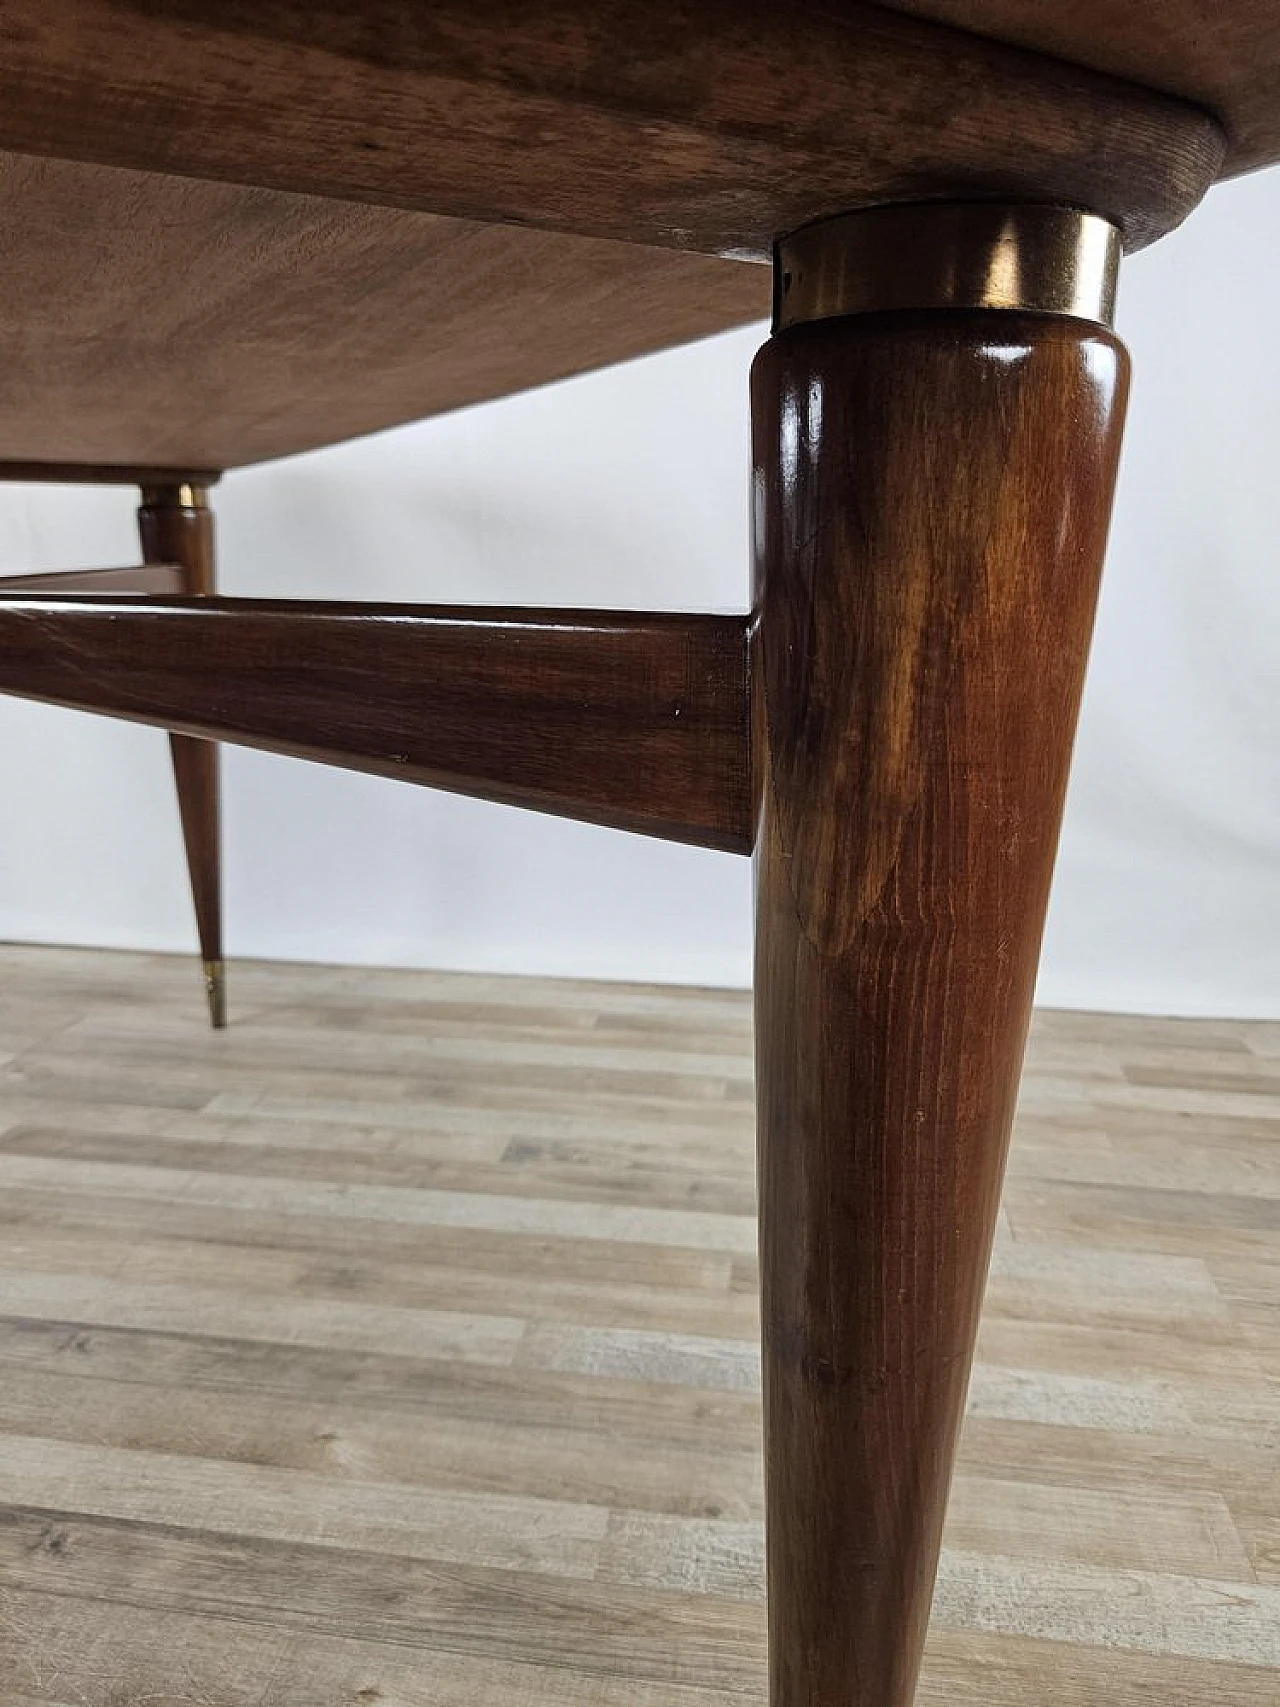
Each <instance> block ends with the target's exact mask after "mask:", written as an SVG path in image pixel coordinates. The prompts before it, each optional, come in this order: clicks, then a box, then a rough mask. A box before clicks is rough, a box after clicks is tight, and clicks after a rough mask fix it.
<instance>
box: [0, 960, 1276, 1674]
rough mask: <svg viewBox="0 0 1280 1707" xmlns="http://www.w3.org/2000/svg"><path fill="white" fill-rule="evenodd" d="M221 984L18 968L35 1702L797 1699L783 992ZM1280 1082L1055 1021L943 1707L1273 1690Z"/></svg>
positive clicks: (4, 982) (936, 1642) (1079, 1020)
mask: <svg viewBox="0 0 1280 1707" xmlns="http://www.w3.org/2000/svg"><path fill="white" fill-rule="evenodd" d="M234 974H235V977H234V1006H233V1022H232V1026H231V1028H230V1030H229V1031H228V1032H226V1033H224V1034H220V1035H219V1034H213V1033H211V1032H210V1031H209V1030H208V1029H207V1027H206V1024H205V1020H204V1017H203V1014H202V1011H201V1004H200V1002H199V1000H198V990H196V989H195V988H194V986H193V982H192V974H191V968H190V965H189V963H188V962H187V961H186V960H185V959H168V958H164V957H149V956H135V955H124V954H105V953H91V952H83V951H70V950H57V949H34V948H13V947H11V948H4V949H0V1184H2V1186H3V1189H2V1190H0V1703H3V1707H196V1704H198V1707H370V1704H375V1703H376V1704H381V1707H426V1704H427V1703H430V1707H498V1704H501V1707H544V1704H545V1707H624V1704H625V1707H729V1704H730V1703H733V1704H739V1707H751V1704H756V1703H763V1700H764V1663H765V1656H764V1620H763V1599H762V1594H763V1589H762V1545H761V1539H762V1538H761V1528H760V1517H761V1506H762V1489H761V1461H760V1443H759V1429H760V1415H759V1411H760V1400H759V1367H758V1361H757V1349H756V1322H757V1302H756V1286H757V1272H756V1262H755V1230H754V1211H753V1179H752V1170H753V1133H752V1112H751V1021H750V1002H749V998H748V997H747V996H745V995H742V994H738V993H735V992H723V991H705V990H678V989H659V988H640V987H634V986H622V985H601V984H589V983H573V982H563V981H557V982H551V981H545V980H535V979H502V978H490V977H473V976H468V975H461V974H444V973H422V972H387V971H368V970H363V969H359V970H357V969H352V968H316V967H292V966H274V965H237V966H236V967H235V969H234ZM1278 1062H1280V1025H1268V1024H1262V1023H1245V1022H1240V1023H1232V1022H1227V1021H1223V1020H1206V1021H1182V1020H1178V1021H1175V1020H1160V1019H1150V1018H1130V1017H1116V1016H1104V1015H1089V1014H1066V1013H1042V1014H1040V1015H1038V1017H1037V1020H1036V1024H1035V1027H1034V1029H1033V1035H1032V1041H1031V1047H1030V1052H1029V1057H1028V1066H1027V1072H1026V1077H1025V1082H1024V1088H1023V1095H1022V1099H1021V1105H1020V1115H1019V1122H1018V1128H1017V1132H1016V1134H1015V1141H1014V1147H1013V1156H1012V1161H1011V1165H1010V1173H1009V1182H1008V1188H1007V1191H1006V1194H1005V1203H1004V1210H1003V1213H1002V1217H1001V1226H1000V1234H999V1238H998V1241H997V1247H996V1252H995V1258H994V1262H993V1268H992V1278H991V1286H990V1291H989V1296H988V1303H987V1310H986V1315H985V1317H984V1322H983V1327H982V1333H981V1338H980V1344H979V1358H978V1364H977V1367H976V1369H975V1374H974V1380H973V1386H972V1391H971V1396H970V1406H969V1414H968V1419H967V1422H966V1428H965V1435H964V1440H963V1443H962V1450H961V1459H960V1465H959V1469H958V1473H957V1479H956V1486H955V1493H954V1498H953V1502H952V1507H951V1511H950V1516H949V1519H948V1524H947V1533H946V1547H945V1552H944V1558H943V1564H942V1569H941V1573H940V1577H939V1584H938V1592H937V1597H936V1603H935V1616H934V1624H933V1629H932V1632H931V1635H930V1641H929V1650H928V1657H927V1664H926V1670H925V1675H924V1679H923V1682H922V1685H921V1694H920V1707H944V1704H945V1707H1042V1704H1043V1703H1045V1702H1048V1701H1052V1702H1053V1703H1054V1707H1103V1704H1104V1703H1105V1704H1106V1707H1137V1704H1138V1703H1143V1704H1145V1703H1147V1702H1149V1701H1152V1700H1158V1701H1160V1702H1161V1704H1162V1707H1263V1704H1266V1707H1273V1704H1274V1702H1275V1701H1276V1700H1277V1699H1278V1698H1280V1071H1277V1063H1278Z"/></svg>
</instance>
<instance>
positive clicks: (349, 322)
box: [0, 8, 770, 485]
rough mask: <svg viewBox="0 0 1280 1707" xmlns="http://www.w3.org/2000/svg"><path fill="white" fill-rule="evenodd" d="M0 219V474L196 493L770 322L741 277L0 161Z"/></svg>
mask: <svg viewBox="0 0 1280 1707" xmlns="http://www.w3.org/2000/svg"><path fill="white" fill-rule="evenodd" d="M0 11H2V8H0ZM0 39H3V38H2V37H0ZM186 63H187V67H188V71H189V62H186ZM2 75H3V74H2V73H0V77H2ZM0 221H3V226H4V230H5V232H6V233H7V236H8V241H7V242H6V243H5V245H4V246H3V248H2V249H0V293H2V294H3V297H4V300H5V301H6V302H7V303H8V305H9V310H8V313H7V314H6V315H5V316H4V317H3V320H0V362H3V366H4V372H5V376H6V385H5V407H4V409H3V411H0V457H5V458H9V459H19V460H12V461H10V462H8V463H6V464H5V465H4V467H3V468H0V476H2V477H3V478H5V479H47V478H57V479H66V478H73V479H82V480H100V479H110V480H117V479H121V478H125V479H127V481H128V483H130V484H137V485H146V484H156V483H158V484H178V483H180V482H182V481H188V480H193V479H194V480H196V482H197V483H198V484H202V485H203V484H207V483H208V482H207V478H206V476H204V475H203V474H201V473H200V472H199V471H200V470H202V469H207V468H210V467H212V468H215V469H217V468H225V467H231V466H233V465H235V464H238V463H246V462H258V461H261V460H262V459H264V458H268V457H276V456H284V455H288V454H290V453H292V452H295V451H303V450H309V449H313V448H314V447H315V446H317V445H322V444H329V443H332V442H336V441H339V440H343V439H347V438H351V437H353V436H354V435H356V434H360V433H368V432H373V431H375V430H377V429H379V428H383V427H391V426H397V425H399V424H401V423H403V422H405V421H411V420H416V419H418V418H419V417H421V416H425V415H433V414H438V413H440V412H441V411H443V410H448V409H456V408H459V407H460V406H462V405H463V404H468V403H475V402H480V401H483V400H484V399H486V398H491V397H498V396H503V395H506V394H507V393H509V392H513V391H521V390H525V389H527V388H528V387H529V386H532V385H541V384H543V383H545V382H546V381H548V380H555V379H562V378H564V377H566V376H567V375H570V374H575V373H582V372H584V371H586V370H587V369H589V368H593V367H600V366H603V365H604V364H606V363H609V362H614V361H622V360H625V359H627V358H629V357H632V356H639V355H643V354H646V353H647V352H649V351H652V350H657V349H665V348H668V347H669V346H671V345H673V344H679V343H682V342H685V341H687V340H688V339H691V338H698V337H703V336H705V335H706V334H708V333H711V332H719V331H722V330H723V329H724V328H725V327H726V326H734V325H740V324H742V323H744V322H746V321H749V320H763V319H766V318H767V317H768V314H769V288H770V287H769V273H768V269H767V268H764V267H760V266H756V265H753V264H746V263H733V262H728V261H716V260H713V259H710V258H708V257H707V256H704V255H690V254H679V253H677V252H675V251H674V250H660V249H655V250H649V249H639V248H637V247H635V246H634V245H630V244H623V243H615V242H607V241H603V240H592V239H588V238H573V237H562V236H558V235H556V234H554V233H551V232H534V231H516V230H513V229H510V228H503V227H501V226H488V227H486V226H481V225H473V224H468V223H467V222H465V221H461V220H453V219H437V218H433V217H432V216H431V215H430V214H423V213H406V212H402V211H399V210H397V209H394V208H383V207H358V206H352V205H350V204H347V203H343V202H337V201H321V200H318V199H316V198H315V197H307V196H293V195H282V194H280V193H278V192H273V191H270V190H263V189H247V188H243V187H240V186H238V185H234V184H209V183H196V182H194V181H189V180H184V179H179V178H162V177H158V176H156V175H154V174H148V173H139V172H123V171H111V170H107V169H104V168H101V167H97V168H95V167H90V166H83V165H75V164H69V163H67V162H60V161H53V160H33V159H20V158H18V157H15V156H13V155H0ZM51 463H52V464H55V465H56V464H58V463H64V464H65V463H70V464H71V466H69V467H67V468H57V467H53V468H50V466H49V464H51ZM184 463H185V464H187V466H186V467H185V468H184V467H183V464H184ZM96 464H103V465H104V466H102V467H97V466H92V467H86V466H85V465H96ZM129 464H136V465H140V466H128V465H129ZM175 464H176V468H175Z"/></svg>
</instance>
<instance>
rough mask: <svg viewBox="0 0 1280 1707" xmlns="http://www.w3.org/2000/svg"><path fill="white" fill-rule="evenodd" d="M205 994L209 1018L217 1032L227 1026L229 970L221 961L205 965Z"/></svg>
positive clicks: (209, 962)
mask: <svg viewBox="0 0 1280 1707" xmlns="http://www.w3.org/2000/svg"><path fill="white" fill-rule="evenodd" d="M204 993H205V995H206V996H207V997H208V998H209V1018H210V1020H211V1021H212V1022H213V1029H214V1030H215V1031H223V1030H225V1028H226V1024H227V969H226V967H225V966H224V965H223V963H222V962H221V961H220V960H206V961H205V963H204Z"/></svg>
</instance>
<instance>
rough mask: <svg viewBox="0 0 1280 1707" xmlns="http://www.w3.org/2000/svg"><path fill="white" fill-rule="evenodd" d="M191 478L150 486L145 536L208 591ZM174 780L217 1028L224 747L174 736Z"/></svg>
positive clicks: (222, 1006)
mask: <svg viewBox="0 0 1280 1707" xmlns="http://www.w3.org/2000/svg"><path fill="white" fill-rule="evenodd" d="M195 495H197V494H196V493H192V491H191V489H190V488H189V487H188V486H186V485H185V484H181V485H177V486H165V485H161V486H150V485H149V486H148V487H147V488H145V490H144V492H143V501H142V503H141V504H140V505H139V507H138V536H139V538H140V540H141V542H142V554H143V556H144V558H145V559H146V560H147V562H148V563H168V562H173V563H176V564H178V565H179V573H180V579H181V584H180V586H179V588H178V591H179V592H180V593H185V594H188V595H191V596H195V597H200V598H208V597H211V596H212V595H213V594H214V593H215V592H216V591H217V573H216V559H215V554H214V531H213V511H212V510H211V509H210V508H209V507H208V504H207V503H204V502H202V503H199V504H193V503H187V502H184V499H186V498H188V497H190V496H195ZM199 495H200V496H202V497H203V494H202V493H200V494H199ZM169 751H170V756H171V757H172V760H173V781H174V787H175V789H176V791H177V795H178V816H179V818H180V820H181V823H182V845H183V848H184V850H185V852H186V856H187V874H188V876H189V878H190V880H191V899H192V903H193V905H194V907H195V914H196V935H197V937H198V938H199V942H200V960H201V963H202V967H203V972H204V986H205V997H206V1000H207V1001H208V1004H209V1019H210V1022H211V1023H212V1025H213V1027H214V1029H215V1030H217V1031H220V1030H221V1029H222V1028H223V1026H225V1025H226V1023H227V995H226V973H225V969H224V967H223V956H222V827H221V795H220V785H219V775H218V772H219V762H218V746H217V743H216V742H215V741H201V740H198V739H196V738H194V737H192V736H190V735H175V734H170V736H169Z"/></svg>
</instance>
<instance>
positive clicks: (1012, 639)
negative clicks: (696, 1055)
mask: <svg viewBox="0 0 1280 1707" xmlns="http://www.w3.org/2000/svg"><path fill="white" fill-rule="evenodd" d="M1124 389H1125V358H1124V356H1123V353H1122V351H1121V350H1120V349H1119V347H1118V346H1117V345H1116V343H1115V342H1114V340H1112V339H1111V338H1110V337H1109V336H1108V335H1107V334H1105V333H1102V332H1099V331H1098V330H1096V329H1094V328H1092V327H1089V326H1087V325H1085V324H1083V323H1081V322H1073V321H1062V320H1058V321H1054V320H1050V319H1045V318H1041V319H1036V318H1032V317H1020V316H1016V315H1012V314H1007V313H1002V314H959V313H951V314H947V313H941V314H932V315H930V314H922V315H914V316H912V315H899V316H894V315H884V316H867V317H864V318H862V319H854V320H843V321H831V322H828V323H826V324H824V325H821V326H814V327H802V328H798V329H795V330H792V331H789V332H786V333H784V334H782V335H780V336H779V337H778V338H776V339H775V340H773V341H772V342H771V343H770V344H769V345H767V346H766V348H765V349H764V350H763V351H762V352H761V354H760V356H759V357H758V358H757V363H756V367H755V370H754V376H753V406H754V415H755V505H756V517H757V566H756V567H757V583H758V585H757V618H756V629H755V653H754V660H753V666H752V679H753V690H754V695H755V697H754V720H755V721H754V728H755V739H756V750H757V783H758V789H759V802H758V825H759V829H758V837H757V855H756V857H757V887H758V929H757V959H756V1002H757V1051H758V1054H757V1067H758V1099H759V1145H760V1191H761V1212H762V1231H761V1254H762V1263H763V1272H762V1286H763V1297H764V1366H765V1408H766V1453H767V1481H768V1511H769V1541H768V1563H769V1588H770V1648H771V1669H772V1688H773V1693H772V1701H773V1707H907V1704H908V1702H909V1701H910V1699H911V1694H912V1689H913V1684H914V1677H915V1672H916V1668H917V1666H918V1663H919V1656H920V1651H921V1647H922V1643H923V1638H924V1630H925V1624H926V1620H927V1617H928V1611H929V1601H930V1593H931V1589H932V1584H933V1576H934V1571H935V1567H936V1560H937V1550H938V1543H939V1535H940V1532H941V1527H942V1518H943V1512H944V1507H945V1498H946V1490H947V1484H948V1479H949V1474H950V1464H951V1457H952V1452H953V1448H954V1443H955V1437H956V1431H957V1428H958V1425H959V1419H960V1414H961V1408H962V1403H963V1397H964V1391H965V1383H966V1379H967V1372H968V1367H969V1360H970V1356H971V1351H972V1345H973V1339H974V1333H975V1330H976V1327H977V1320H978V1310H979V1304H980V1301H981V1296H982V1289H983V1279H984V1274H985V1269H986V1263H987V1254H988V1249H989V1244H990V1239H991V1235H992V1230H993V1226H994V1222H995V1215H996V1208H997V1203H998V1198H999V1189H1000V1179H1001V1170H1002V1165H1003V1158H1004V1152H1005V1145H1006V1140H1007V1136H1008V1131H1009V1125H1010V1121H1011V1118H1012V1114H1013V1106H1014V1097H1015V1092H1016V1088H1017V1083H1018V1072H1019V1065H1020V1062H1021V1056H1022V1046H1023V1037H1024V1033H1025V1028H1026V1024H1027V1019H1028V1015H1029V1012H1030V1005H1031V995H1032V987H1033V982H1034V977H1035V967H1036V958H1037V951H1038V946H1039V941H1040V933H1041V926H1042V921H1043V916H1044V910H1045V903H1046V900H1047V897H1048V888H1049V877H1050V872H1051V868H1052V864H1053V856H1054V848H1055V843H1056V840H1057V832H1058V822H1059V815H1060V812H1061V806H1062V797H1063V791H1064V788H1065V784H1066V777H1067V766H1068V760H1069V755H1070V750H1071V743H1072V736H1073V731H1074V727H1075V718H1076V709H1077V704H1078V700H1079V695H1080V688H1081V682H1082V677H1083V672H1084V662H1085V654H1086V649H1087V644H1088V637H1089V631H1090V625H1091V622H1092V616H1093V608H1094V598H1095V591H1096V586H1097V578H1098V570H1099V567H1100V564H1101V560H1102V554H1103V545H1104V540H1105V534H1106V527H1107V519H1108V513H1109V509H1110V503H1111V489H1112V481H1113V477H1114V472H1115V463H1116V456H1117V450H1118V442H1119V424H1120V414H1121V409H1122V402H1123V395H1124Z"/></svg>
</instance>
